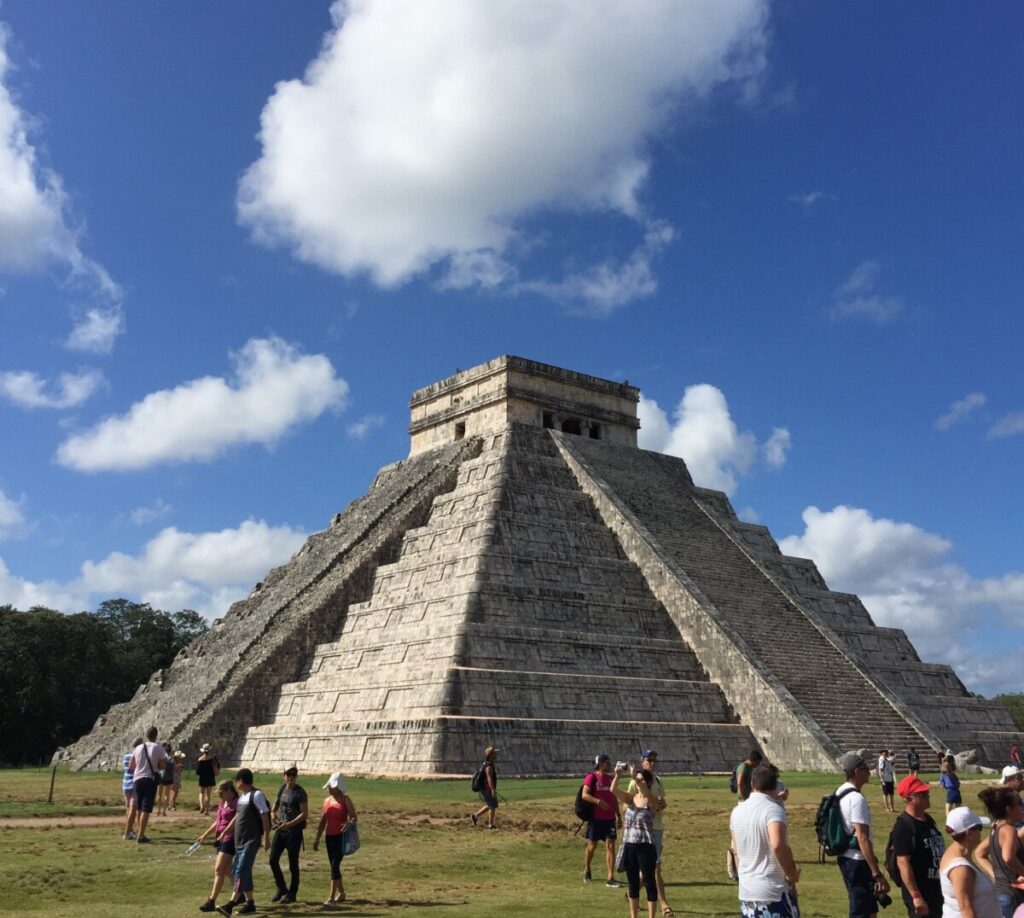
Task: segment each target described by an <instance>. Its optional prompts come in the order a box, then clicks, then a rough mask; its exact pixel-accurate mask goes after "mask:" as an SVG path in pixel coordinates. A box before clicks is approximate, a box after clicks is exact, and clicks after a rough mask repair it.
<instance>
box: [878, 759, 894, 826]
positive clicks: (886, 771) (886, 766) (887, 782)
mask: <svg viewBox="0 0 1024 918" xmlns="http://www.w3.org/2000/svg"><path fill="white" fill-rule="evenodd" d="M878 783H879V784H881V785H882V799H883V800H884V801H885V811H886V812H887V813H895V812H896V807H895V806H894V805H893V792H894V791H895V789H896V775H895V774H894V769H893V764H892V753H891V752H890V751H889V750H888V749H883V750H882V751H881V752H880V753H879V754H878Z"/></svg>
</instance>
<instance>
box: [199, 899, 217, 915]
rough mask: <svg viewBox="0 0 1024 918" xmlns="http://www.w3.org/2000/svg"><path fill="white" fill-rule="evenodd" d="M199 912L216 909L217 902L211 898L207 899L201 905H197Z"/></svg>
mask: <svg viewBox="0 0 1024 918" xmlns="http://www.w3.org/2000/svg"><path fill="white" fill-rule="evenodd" d="M199 911H201V912H215V911H217V903H216V902H214V901H213V899H207V900H206V901H205V902H204V903H203V904H202V905H200V906H199Z"/></svg>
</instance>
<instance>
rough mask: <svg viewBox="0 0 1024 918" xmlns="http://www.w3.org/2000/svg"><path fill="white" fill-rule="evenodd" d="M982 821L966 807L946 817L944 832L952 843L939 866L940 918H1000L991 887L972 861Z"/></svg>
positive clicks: (986, 874) (990, 882)
mask: <svg viewBox="0 0 1024 918" xmlns="http://www.w3.org/2000/svg"><path fill="white" fill-rule="evenodd" d="M986 821H987V820H983V819H982V818H981V817H980V816H976V815H975V814H974V813H973V812H971V810H970V808H969V807H966V806H960V807H957V808H956V809H955V810H952V811H950V813H949V815H947V816H946V831H947V832H948V833H949V834H950V835H952V836H953V842H952V844H951V845H950V846H949V847H948V848H947V849H946V853H945V854H944V855H942V861H941V862H940V863H939V883H940V885H941V887H942V914H943V916H944V918H1001V916H1002V911H1001V910H1000V908H999V900H998V899H997V898H996V890H995V887H994V886H993V885H992V881H991V880H990V879H989V876H988V873H986V872H985V871H983V870H980V869H979V868H978V866H977V865H976V864H975V862H974V857H973V855H974V852H975V851H976V849H977V847H978V845H979V844H980V843H981V828H982V825H983V824H984V823H985V822H986Z"/></svg>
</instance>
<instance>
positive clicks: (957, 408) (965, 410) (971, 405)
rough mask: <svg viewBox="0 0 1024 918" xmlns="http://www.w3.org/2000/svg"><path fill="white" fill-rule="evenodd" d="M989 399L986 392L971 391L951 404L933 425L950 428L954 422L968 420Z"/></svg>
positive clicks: (937, 428)
mask: <svg viewBox="0 0 1024 918" xmlns="http://www.w3.org/2000/svg"><path fill="white" fill-rule="evenodd" d="M986 401H988V399H987V398H986V396H985V393H984V392H969V393H968V394H967V395H965V396H964V397H963V398H961V399H958V400H957V401H955V402H953V404H952V405H950V406H949V411H947V412H946V413H945V414H944V415H942V417H941V418H936V419H935V424H934V425H933V426H934V427H935V429H936V430H949V429H950V428H951V427H952V426H953V425H954V424H959V423H961V422H962V421H966V420H967V419H968V418H969V417H970V416H971V415H972V414H974V412H975V411H977V410H978V409H979V408H981V407H983V406H984V404H985V402H986Z"/></svg>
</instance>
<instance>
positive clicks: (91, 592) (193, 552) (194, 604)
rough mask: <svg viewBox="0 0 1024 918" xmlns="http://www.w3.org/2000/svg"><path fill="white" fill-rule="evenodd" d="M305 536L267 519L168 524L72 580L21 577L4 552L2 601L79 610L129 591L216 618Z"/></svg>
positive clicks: (173, 608) (84, 566) (0, 583)
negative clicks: (182, 527)
mask: <svg viewBox="0 0 1024 918" xmlns="http://www.w3.org/2000/svg"><path fill="white" fill-rule="evenodd" d="M305 539H306V535H305V533H303V532H302V531H301V530H299V529H293V528H292V527H290V526H268V525H267V524H266V523H265V522H263V521H262V520H259V521H255V520H246V521H245V522H243V523H242V524H241V525H240V526H238V527H236V528H233V529H223V530H221V531H219V532H201V533H192V532H180V531H179V530H177V529H175V528H174V527H168V528H166V529H164V530H162V531H161V532H160V533H159V534H158V535H156V536H155V537H154V538H152V539H151V540H150V541H149V542H147V543H146V545H145V546H144V547H143V548H142V550H141V551H140V552H139V553H138V554H137V555H128V554H124V553H122V552H112V553H111V554H109V555H108V556H107V557H106V558H104V559H103V560H101V561H97V562H93V561H86V562H85V563H84V564H82V567H81V571H80V574H79V576H78V577H77V578H75V579H74V580H72V581H69V582H68V583H57V582H54V581H43V582H41V583H33V582H31V581H29V580H25V579H23V578H20V577H15V576H14V575H12V574H11V573H10V571H9V570H8V568H7V567H6V566H5V564H4V562H3V560H2V559H0V604H3V603H10V604H11V605H13V606H16V607H17V608H22V609H25V608H28V607H30V606H33V605H43V606H49V607H50V608H54V609H60V610H62V611H65V612H77V611H81V610H82V609H86V608H93V607H94V606H95V605H96V603H98V602H101V601H102V600H104V599H110V598H111V597H115V596H126V597H130V598H134V599H137V600H139V601H141V602H148V603H151V604H152V605H153V606H154V608H159V609H164V610H166V611H170V612H174V611H177V610H178V609H182V608H191V609H195V610H196V611H197V612H201V613H202V614H203V615H204V616H206V617H207V618H215V617H218V616H221V615H223V614H224V613H225V612H226V611H227V610H228V607H229V606H230V605H231V603H232V602H235V601H237V600H239V599H243V598H244V597H245V596H247V595H248V594H249V591H250V590H251V589H252V585H253V584H254V583H255V582H256V580H257V579H258V578H260V577H262V576H263V575H264V574H266V572H267V571H268V570H270V569H271V568H272V567H276V566H277V565H279V564H282V563H283V562H285V561H287V560H288V558H289V557H291V555H293V554H294V553H295V551H297V550H298V548H299V547H300V546H301V545H302V543H303V542H304V541H305Z"/></svg>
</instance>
